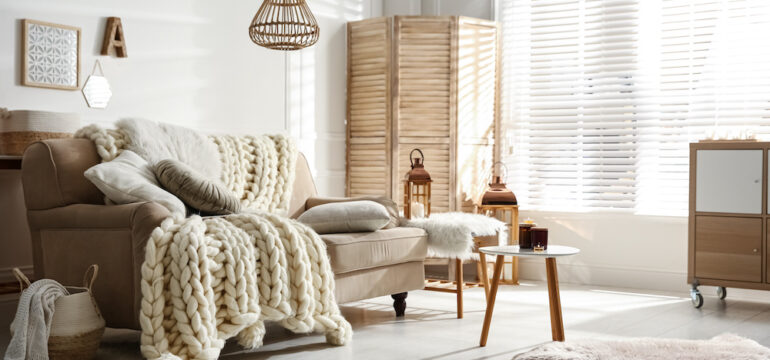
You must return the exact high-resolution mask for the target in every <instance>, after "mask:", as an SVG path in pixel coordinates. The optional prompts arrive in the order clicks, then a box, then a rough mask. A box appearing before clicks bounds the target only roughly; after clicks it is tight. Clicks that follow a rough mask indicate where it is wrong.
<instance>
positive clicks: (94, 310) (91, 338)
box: [14, 264, 104, 360]
mask: <svg viewBox="0 0 770 360" xmlns="http://www.w3.org/2000/svg"><path fill="white" fill-rule="evenodd" d="M14 272H15V273H16V277H17V278H18V279H19V282H21V283H22V284H26V285H27V286H29V279H27V277H26V276H24V274H23V273H21V271H18V269H14ZM98 272H99V266H98V265H96V264H94V265H91V266H90V267H89V268H88V270H87V271H86V275H85V277H84V279H83V287H73V286H68V287H67V291H69V293H70V295H67V296H62V297H60V298H58V299H56V307H55V309H54V313H53V319H52V320H51V332H50V335H49V336H48V356H49V358H51V359H52V360H59V359H66V360H69V359H72V360H76V359H78V360H79V359H92V358H93V357H94V356H95V355H96V350H98V349H99V342H100V341H101V339H102V334H103V333H104V319H103V318H102V315H101V313H99V307H98V306H97V305H96V300H94V297H93V295H92V294H91V287H92V286H93V283H94V280H95V279H96V275H97V274H98ZM22 286H23V285H22Z"/></svg>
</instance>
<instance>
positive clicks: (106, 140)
mask: <svg viewBox="0 0 770 360" xmlns="http://www.w3.org/2000/svg"><path fill="white" fill-rule="evenodd" d="M116 125H117V128H116V129H105V128H102V127H101V126H99V125H89V126H86V127H84V128H82V129H80V130H78V131H77V133H76V134H75V137H81V138H87V139H91V140H92V141H93V142H94V144H95V145H96V151H97V153H99V156H100V157H101V158H102V161H111V160H113V159H115V158H116V157H117V156H118V155H120V153H121V152H122V151H123V150H132V151H134V152H135V153H137V154H138V155H139V156H141V157H142V158H144V159H145V160H147V162H149V163H150V164H151V165H154V164H155V163H157V162H158V161H160V160H165V159H174V160H178V161H181V162H183V163H185V164H187V165H189V166H190V167H192V168H193V169H196V170H198V172H200V173H201V174H204V175H208V176H209V177H210V178H212V179H214V180H220V181H221V182H222V183H223V184H224V185H225V186H226V187H227V188H228V189H229V190H230V191H232V192H233V193H234V194H235V195H236V196H237V197H238V198H239V199H240V200H241V207H242V208H244V209H251V210H262V211H273V212H280V213H287V212H288V210H289V201H290V200H291V184H293V183H294V168H295V164H296V160H297V147H296V146H295V144H294V142H293V141H291V140H290V139H289V138H288V137H286V136H283V135H243V136H228V135H224V136H213V135H212V136H208V137H207V136H204V135H202V134H200V133H198V132H196V131H194V130H191V129H187V128H184V127H181V126H174V125H170V124H162V123H156V122H153V121H148V120H137V119H124V120H120V121H118V123H117V124H116Z"/></svg>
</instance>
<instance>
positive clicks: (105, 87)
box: [83, 75, 112, 109]
mask: <svg viewBox="0 0 770 360" xmlns="http://www.w3.org/2000/svg"><path fill="white" fill-rule="evenodd" d="M83 96H84V97H85V98H86V103H88V107H91V108H95V109H104V108H106V107H107V103H109V102H110V98H111V97H112V90H110V83H109V82H108V81H107V78H106V77H104V76H98V75H91V76H89V77H88V80H86V83H85V85H83Z"/></svg>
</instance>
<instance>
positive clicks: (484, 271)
mask: <svg viewBox="0 0 770 360" xmlns="http://www.w3.org/2000/svg"><path fill="white" fill-rule="evenodd" d="M479 263H480V264H481V266H480V268H481V269H480V270H481V271H480V272H479V273H480V274H481V275H480V276H481V283H482V284H484V297H485V298H486V299H487V301H488V300H489V275H488V274H487V255H485V254H484V253H481V252H480V253H479Z"/></svg>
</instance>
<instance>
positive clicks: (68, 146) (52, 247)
mask: <svg viewBox="0 0 770 360" xmlns="http://www.w3.org/2000/svg"><path fill="white" fill-rule="evenodd" d="M99 162H100V158H99V156H98V155H97V154H96V150H95V148H94V145H93V143H92V142H91V141H90V140H85V139H59V140H46V141H43V142H38V143H35V144H33V145H31V146H30V147H29V148H27V150H26V152H25V154H24V159H23V161H22V182H23V185H24V198H25V201H26V204H27V216H28V219H29V227H30V231H31V234H32V247H33V256H34V266H35V277H36V278H38V279H40V278H50V279H55V280H57V281H59V282H61V283H64V284H68V285H74V284H80V283H81V281H82V276H83V273H84V272H85V270H86V268H87V267H88V265H90V264H93V263H96V264H99V267H100V271H99V278H98V279H97V283H96V284H95V285H94V295H95V297H96V300H97V302H98V303H99V308H100V309H101V311H102V314H103V315H104V317H105V319H106V321H107V326H109V327H115V328H132V329H139V321H138V320H139V319H138V314H139V306H140V301H141V297H142V295H141V290H140V269H141V265H142V261H143V260H144V248H145V242H146V240H147V239H148V237H149V234H150V232H151V231H152V230H153V229H154V228H155V227H156V226H158V224H160V222H161V221H162V220H163V219H165V218H166V217H168V216H169V212H168V210H166V209H165V208H164V207H162V206H160V205H158V204H157V203H153V202H143V203H134V204H127V205H104V195H103V194H102V193H101V192H100V191H99V190H98V189H97V188H96V187H95V186H93V184H91V182H89V181H88V180H87V179H86V178H85V177H84V176H83V172H84V171H85V170H86V169H88V168H89V167H91V166H93V165H95V164H97V163H99ZM296 173H297V175H296V181H295V183H294V184H293V192H292V199H291V207H290V208H291V209H290V214H291V216H293V217H296V216H299V214H301V213H302V212H303V211H305V210H306V209H308V208H309V207H312V206H316V205H318V204H322V203H326V202H328V201H333V199H324V198H318V197H316V195H317V194H316V187H315V184H314V182H313V178H312V176H311V174H310V170H309V168H308V165H307V161H306V160H305V158H304V156H300V157H299V159H298V161H297V172H296ZM321 237H322V239H323V240H324V241H325V242H326V244H327V250H328V254H329V258H330V262H331V267H332V270H333V271H334V273H335V279H336V292H335V294H336V299H337V301H338V302H339V303H345V302H350V301H356V300H361V299H367V298H372V297H377V296H383V295H392V296H393V298H394V300H395V301H394V307H395V309H396V315H403V312H404V308H405V307H406V303H405V301H404V299H405V298H406V292H407V291H410V290H416V289H422V288H423V286H424V267H423V261H424V259H425V255H426V251H427V240H426V234H425V232H424V231H423V230H421V229H415V228H400V227H396V228H392V229H387V230H379V231H375V232H369V233H352V234H328V235H322V236H321Z"/></svg>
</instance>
